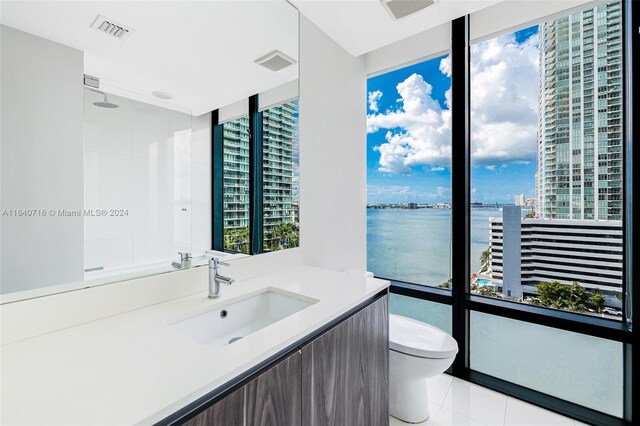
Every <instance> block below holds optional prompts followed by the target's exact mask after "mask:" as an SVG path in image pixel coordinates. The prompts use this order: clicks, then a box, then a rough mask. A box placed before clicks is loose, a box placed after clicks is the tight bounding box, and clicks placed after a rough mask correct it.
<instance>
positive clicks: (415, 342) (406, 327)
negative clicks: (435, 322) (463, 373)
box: [389, 314, 458, 358]
mask: <svg viewBox="0 0 640 426" xmlns="http://www.w3.org/2000/svg"><path fill="white" fill-rule="evenodd" d="M389 348H390V349H393V350H394V351H397V352H402V353H405V354H409V355H413V356H418V357H421V358H450V357H453V356H455V354H457V353H458V342H456V340H455V339H454V338H453V337H451V336H450V335H448V334H447V333H445V332H444V331H442V330H440V329H439V328H436V327H434V326H432V325H429V324H425V323H423V322H422V321H417V320H414V319H411V318H407V317H403V316H400V315H393V314H392V315H389Z"/></svg>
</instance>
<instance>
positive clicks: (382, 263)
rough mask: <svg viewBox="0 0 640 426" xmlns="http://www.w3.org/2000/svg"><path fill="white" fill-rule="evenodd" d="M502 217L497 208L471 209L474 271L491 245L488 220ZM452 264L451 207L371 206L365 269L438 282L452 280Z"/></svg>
mask: <svg viewBox="0 0 640 426" xmlns="http://www.w3.org/2000/svg"><path fill="white" fill-rule="evenodd" d="M501 216H502V212H501V211H500V209H498V208H474V209H471V272H472V273H473V272H478V270H479V269H480V256H481V254H482V252H483V251H484V250H486V249H487V248H489V218H490V217H501ZM453 265H455V266H459V265H460V262H459V261H454V262H453ZM451 268H452V261H451V209H367V270H369V271H372V272H373V273H374V274H375V275H376V276H378V277H383V278H390V279H395V280H399V281H406V282H411V283H415V284H423V285H431V286H437V285H439V284H442V283H444V282H446V281H447V280H448V279H449V278H451Z"/></svg>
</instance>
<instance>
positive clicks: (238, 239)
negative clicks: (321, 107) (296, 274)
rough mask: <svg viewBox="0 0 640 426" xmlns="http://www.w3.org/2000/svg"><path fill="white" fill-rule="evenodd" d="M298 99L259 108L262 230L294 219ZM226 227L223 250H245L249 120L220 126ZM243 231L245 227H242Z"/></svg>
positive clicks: (296, 215) (296, 217)
mask: <svg viewBox="0 0 640 426" xmlns="http://www.w3.org/2000/svg"><path fill="white" fill-rule="evenodd" d="M297 107H298V104H297V101H295V100H294V101H289V102H284V103H282V104H278V105H275V106H272V107H270V108H268V109H265V110H264V111H263V112H262V115H263V118H262V135H263V169H262V170H263V210H264V221H263V230H264V234H265V242H268V241H267V240H268V238H269V237H268V235H269V231H270V230H271V229H272V228H273V227H275V226H277V225H279V224H282V223H295V222H297V221H298V202H297V200H298V190H297V174H298V173H297V168H298V161H297V152H298V147H297V121H298V108H297ZM223 133H224V173H223V181H224V229H225V235H229V236H230V238H228V239H226V240H227V243H228V244H226V247H225V248H226V249H229V250H234V251H245V250H244V249H246V248H247V247H248V246H247V245H246V244H247V242H248V228H249V119H248V118H247V117H240V118H237V119H234V120H231V121H228V122H225V123H224V124H223ZM245 230H246V231H245Z"/></svg>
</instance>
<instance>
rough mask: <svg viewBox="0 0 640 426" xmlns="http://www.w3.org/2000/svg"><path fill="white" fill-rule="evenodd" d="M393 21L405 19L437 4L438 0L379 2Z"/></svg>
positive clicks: (381, 0)
mask: <svg viewBox="0 0 640 426" xmlns="http://www.w3.org/2000/svg"><path fill="white" fill-rule="evenodd" d="M380 2H381V3H382V5H383V6H384V8H385V9H386V10H387V12H389V15H391V17H392V18H393V19H394V20H398V19H402V18H406V17H407V16H409V15H413V14H414V13H416V12H419V11H421V10H422V9H424V8H426V7H429V6H431V5H434V4H436V3H439V2H440V0H380Z"/></svg>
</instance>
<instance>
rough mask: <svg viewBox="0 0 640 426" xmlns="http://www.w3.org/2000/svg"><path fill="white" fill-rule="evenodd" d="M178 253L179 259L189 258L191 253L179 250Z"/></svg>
mask: <svg viewBox="0 0 640 426" xmlns="http://www.w3.org/2000/svg"><path fill="white" fill-rule="evenodd" d="M178 254H179V255H180V260H191V253H189V252H184V253H183V252H181V251H179V252H178Z"/></svg>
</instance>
